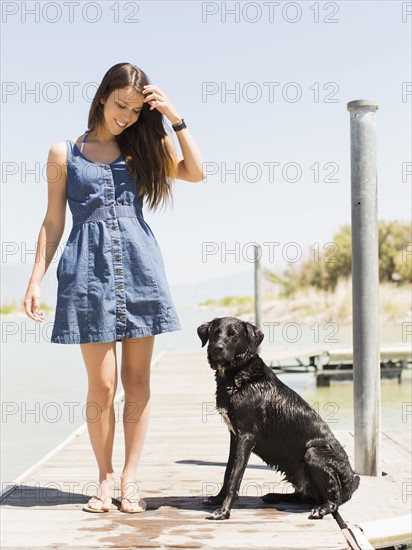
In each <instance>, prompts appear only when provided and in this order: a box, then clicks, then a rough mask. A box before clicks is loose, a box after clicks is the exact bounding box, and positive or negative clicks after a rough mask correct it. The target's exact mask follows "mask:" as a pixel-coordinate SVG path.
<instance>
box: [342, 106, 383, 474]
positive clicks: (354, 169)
mask: <svg viewBox="0 0 412 550" xmlns="http://www.w3.org/2000/svg"><path fill="white" fill-rule="evenodd" d="M378 108H379V105H378V104H377V103H376V101H371V100H366V99H360V100H356V101H351V102H349V103H348V105H347V109H348V111H350V140H351V180H352V191H351V201H352V285H353V289H352V311H353V396H354V420H355V422H354V424H355V426H354V427H355V470H356V472H357V473H358V474H361V475H367V476H379V475H381V470H380V437H381V397H380V390H381V384H380V355H379V255H378V212H377V210H378V209H377V170H376V111H377V109H378Z"/></svg>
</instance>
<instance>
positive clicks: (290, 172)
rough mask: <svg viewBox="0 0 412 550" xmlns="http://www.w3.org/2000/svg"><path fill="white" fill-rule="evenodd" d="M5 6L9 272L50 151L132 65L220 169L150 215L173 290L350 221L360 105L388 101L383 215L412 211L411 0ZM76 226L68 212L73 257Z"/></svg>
mask: <svg viewBox="0 0 412 550" xmlns="http://www.w3.org/2000/svg"><path fill="white" fill-rule="evenodd" d="M1 8H2V58H1V69H2V103H1V109H2V113H1V115H2V117H1V118H2V127H1V134H2V135H1V137H2V140H1V142H2V146H1V157H2V187H1V217H2V220H1V222H2V247H3V255H2V256H3V257H2V265H3V266H5V265H6V264H9V265H10V264H12V263H21V262H27V263H28V264H31V265H32V264H33V261H34V253H33V250H34V249H35V243H36V240H37V236H38V232H39V229H40V226H41V223H42V221H43V218H44V215H45V213H46V208H47V181H46V179H45V176H44V166H45V163H46V160H47V154H48V151H49V148H50V147H51V145H52V144H53V143H55V142H57V141H61V140H64V139H75V138H77V137H78V136H79V135H80V134H82V133H83V132H84V131H85V130H86V129H87V116H88V111H89V108H90V103H91V100H92V98H93V94H94V91H95V90H96V87H97V85H98V84H99V83H100V81H101V79H102V77H103V75H104V74H105V72H106V71H107V70H108V69H109V67H111V66H112V65H114V64H115V63H119V62H123V61H128V62H131V63H134V64H136V65H137V66H139V67H141V68H142V69H143V70H144V71H145V72H146V73H147V74H148V76H149V78H150V80H151V82H152V83H153V84H156V85H157V86H159V87H160V89H161V90H162V91H163V92H164V94H165V95H166V96H167V97H168V98H169V100H170V101H171V102H172V104H173V105H174V106H175V107H176V109H177V111H178V112H179V114H180V115H181V116H182V117H183V118H184V119H185V121H186V124H187V126H188V128H189V130H190V132H191V134H192V136H193V137H194V139H195V140H196V143H197V144H198V146H199V148H200V151H201V153H202V157H203V160H204V162H205V166H206V169H207V173H208V176H207V178H206V179H205V180H204V181H202V182H198V183H190V182H185V181H179V180H178V181H176V184H175V190H174V206H173V208H168V209H167V210H166V211H157V212H154V213H153V212H147V211H146V212H145V218H146V221H147V222H148V223H149V225H150V227H151V228H152V230H153V232H154V234H155V235H156V238H157V240H158V242H159V244H160V247H161V249H162V253H163V257H164V261H165V267H166V272H167V275H168V279H169V281H170V283H171V284H172V285H178V284H188V283H201V282H202V281H207V280H210V279H213V278H216V277H224V276H228V275H233V274H236V273H238V272H239V273H240V272H244V271H245V270H249V269H252V263H251V261H252V252H253V249H252V245H253V243H257V244H260V245H261V246H262V258H261V259H262V263H263V265H265V266H266V267H267V268H269V269H271V270H273V271H279V270H282V269H283V268H284V267H285V265H286V261H287V260H288V259H291V258H292V259H294V261H295V262H297V261H299V259H298V258H299V257H300V256H301V257H302V259H303V258H304V257H305V255H306V254H307V253H308V252H309V248H310V247H314V246H320V247H322V246H323V245H324V244H325V243H328V242H330V241H332V240H333V235H334V234H335V233H336V232H337V231H338V230H339V228H340V227H341V226H342V225H344V224H348V223H350V215H351V207H350V204H351V202H350V200H351V198H350V140H349V137H350V133H349V122H350V118H349V113H348V111H347V103H348V102H349V101H352V100H356V99H373V100H376V101H377V102H378V104H379V110H378V111H377V155H378V156H377V158H378V166H377V168H378V196H379V198H378V213H379V219H382V220H392V219H398V220H401V221H405V222H407V221H408V220H409V219H410V207H411V195H410V187H411V186H410V184H411V179H412V176H411V175H410V171H409V175H408V174H407V171H408V170H409V168H408V167H410V164H408V163H410V162H411V158H410V148H411V138H410V131H411V122H410V121H411V104H412V85H411V84H410V83H411V80H412V77H411V57H410V55H411V54H410V52H411V22H412V4H411V3H410V2H397V1H389V2H386V1H365V2H364V1H356V2H350V1H343V2H315V1H312V0H311V1H303V2H281V1H279V2H195V1H184V2H173V1H171V2H166V1H164V2H156V1H150V2H142V1H136V2H122V1H115V0H110V1H108V2H106V1H100V2H87V1H86V2H75V1H73V2H72V1H67V2H14V1H11V2H7V1H5V2H2V6H1ZM408 83H409V84H408ZM166 123H167V121H166ZM169 129H170V132H169V133H170V135H172V136H173V142H174V144H175V147H176V151H177V152H178V154H179V155H180V154H181V153H180V149H179V144H178V140H177V136H176V135H173V131H172V130H171V128H170V124H169ZM71 223H72V222H71V213H70V210H69V208H67V218H66V226H65V233H64V235H63V238H62V241H61V248H60V253H61V250H62V246H63V245H64V243H65V241H66V240H67V236H68V234H69V232H70V229H71ZM10 243H12V244H10ZM316 243H318V244H316ZM5 251H8V252H7V254H5V253H4V252H5ZM10 251H12V252H10ZM57 262H58V257H56V260H55V262H54V265H53V267H50V271H52V272H53V273H54V269H55V265H57ZM46 277H51V275H49V273H47V274H46Z"/></svg>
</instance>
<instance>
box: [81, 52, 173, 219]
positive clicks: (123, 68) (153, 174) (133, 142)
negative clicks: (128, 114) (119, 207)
mask: <svg viewBox="0 0 412 550" xmlns="http://www.w3.org/2000/svg"><path fill="white" fill-rule="evenodd" d="M146 84H150V80H149V78H148V76H147V75H146V73H145V72H144V71H142V70H141V69H139V68H138V67H136V65H132V64H131V63H117V64H116V65H113V67H111V68H110V69H109V70H108V71H107V72H106V74H105V75H104V77H103V80H102V81H101V83H100V86H99V87H98V89H97V91H96V94H95V96H94V98H93V101H92V104H91V107H90V111H89V118H88V128H89V131H92V130H95V129H96V128H98V127H100V126H101V125H103V123H104V117H103V105H102V103H101V101H100V99H101V98H103V99H105V100H106V99H107V98H108V97H109V95H110V94H111V93H112V92H113V91H114V90H117V89H119V88H128V87H129V86H132V87H133V88H134V89H135V90H136V92H138V93H139V94H141V93H142V91H143V86H144V85H146ZM166 136H167V132H166V129H165V127H164V125H163V115H162V113H160V112H159V111H158V110H157V109H153V110H150V105H149V104H148V103H144V105H143V109H142V110H141V111H140V116H139V118H138V119H137V121H136V122H135V123H134V124H132V125H131V126H129V127H128V128H126V130H124V131H123V132H122V133H121V134H120V135H119V136H117V138H116V139H117V144H118V146H119V149H120V151H121V153H122V155H123V156H124V158H125V159H126V162H127V165H128V166H129V169H130V173H131V174H132V176H133V178H134V180H135V181H136V186H137V194H138V195H139V196H141V197H144V198H145V199H146V202H147V205H148V208H149V209H150V210H155V209H156V208H157V207H158V206H159V205H165V204H166V203H167V202H168V201H169V200H170V201H171V202H172V186H173V183H174V180H175V179H176V172H177V158H176V152H175V150H174V148H173V146H172V145H171V142H170V141H167V139H166Z"/></svg>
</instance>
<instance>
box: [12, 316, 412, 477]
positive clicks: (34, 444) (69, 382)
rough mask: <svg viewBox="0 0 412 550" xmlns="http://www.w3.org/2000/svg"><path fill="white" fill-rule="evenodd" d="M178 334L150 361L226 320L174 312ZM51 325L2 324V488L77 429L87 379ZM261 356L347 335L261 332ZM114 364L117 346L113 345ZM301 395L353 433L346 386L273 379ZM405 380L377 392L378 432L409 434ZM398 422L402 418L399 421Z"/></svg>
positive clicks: (291, 328) (193, 345)
mask: <svg viewBox="0 0 412 550" xmlns="http://www.w3.org/2000/svg"><path fill="white" fill-rule="evenodd" d="M178 311H179V315H180V318H181V321H182V326H183V330H182V331H180V332H174V333H169V334H162V335H159V336H157V337H156V344H155V353H154V356H156V355H157V354H158V353H160V352H161V351H169V350H170V351H172V350H175V351H199V350H200V349H201V345H200V340H199V339H198V336H197V333H196V328H197V327H198V325H199V324H200V323H202V322H204V321H207V320H210V319H212V318H213V317H215V316H223V315H225V313H222V312H221V311H217V310H201V309H200V308H189V307H179V306H178ZM52 322H53V318H52V317H51V316H49V317H47V318H46V320H45V321H44V323H43V324H42V325H40V324H37V323H34V322H33V321H31V320H30V319H28V318H27V319H26V318H11V317H8V316H3V317H2V324H1V328H2V344H3V345H2V357H1V382H2V384H1V400H2V417H1V480H2V483H3V484H6V483H8V482H10V481H12V480H14V479H15V478H16V477H17V476H19V475H20V474H21V473H23V472H24V471H25V470H26V469H28V468H29V467H30V466H31V465H32V464H34V463H35V462H36V461H37V460H40V459H41V458H42V457H43V456H44V455H45V454H46V453H47V452H49V451H50V450H52V449H53V448H54V447H55V446H56V445H58V444H59V443H61V442H62V441H63V440H64V439H65V438H66V437H67V436H68V435H70V433H71V432H73V430H75V429H76V428H77V427H79V426H80V425H82V424H83V422H84V413H83V408H84V403H85V397H86V387H87V378H86V372H85V368H84V364H83V358H82V356H81V352H80V346H79V345H65V346H63V345H57V344H50V334H51V327H52ZM264 330H265V340H264V342H263V344H262V349H263V351H264V350H265V349H268V348H269V347H273V348H279V347H281V348H285V347H296V346H298V347H305V346H311V347H312V346H317V345H322V344H323V345H324V346H325V347H327V348H328V347H347V346H350V345H351V328H350V327H339V329H338V328H337V327H336V326H332V327H331V326H316V325H311V326H302V327H297V326H295V325H288V326H287V327H286V328H285V326H283V327H279V326H273V325H272V327H269V326H265V327H264ZM401 342H402V334H401V327H390V328H387V329H384V330H383V331H382V333H381V344H383V345H384V344H391V343H392V344H399V343H401ZM117 354H118V361H119V362H120V360H121V344H120V342H119V343H118V344H117ZM279 377H280V378H281V379H282V380H283V381H284V382H286V383H287V384H288V385H289V386H291V387H292V388H294V389H295V390H296V391H298V393H300V394H301V395H302V396H303V397H304V398H305V399H306V400H307V401H308V403H310V404H311V405H312V406H313V407H315V408H316V409H317V410H318V412H319V413H320V415H321V416H322V417H323V418H324V419H325V420H326V421H327V422H328V423H329V425H330V426H331V428H332V429H348V428H352V426H353V417H352V408H353V388H352V384H351V383H343V384H334V385H331V386H330V387H328V388H317V387H316V384H315V379H314V376H313V374H310V373H308V374H284V375H280V376H279ZM411 392H412V386H411V379H410V377H408V376H406V377H405V379H404V383H403V384H400V385H399V384H397V383H383V384H382V426H383V428H408V427H410V426H411V415H407V414H406V415H405V412H406V411H408V410H410V407H409V405H408V404H410V403H411V401H412V395H411ZM402 415H403V416H402Z"/></svg>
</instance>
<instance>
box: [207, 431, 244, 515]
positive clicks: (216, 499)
mask: <svg viewBox="0 0 412 550" xmlns="http://www.w3.org/2000/svg"><path fill="white" fill-rule="evenodd" d="M235 448H236V435H235V434H234V433H233V432H230V450H229V458H228V459H227V464H226V470H225V476H224V479H223V485H222V488H221V489H220V491H219V492H218V494H217V495H215V496H210V497H207V498H205V499H204V501H203V504H206V505H208V506H217V505H219V504H222V502H223V501H224V500H225V498H226V493H227V484H228V481H229V478H230V474H231V473H232V468H233V464H234V461H235Z"/></svg>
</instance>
